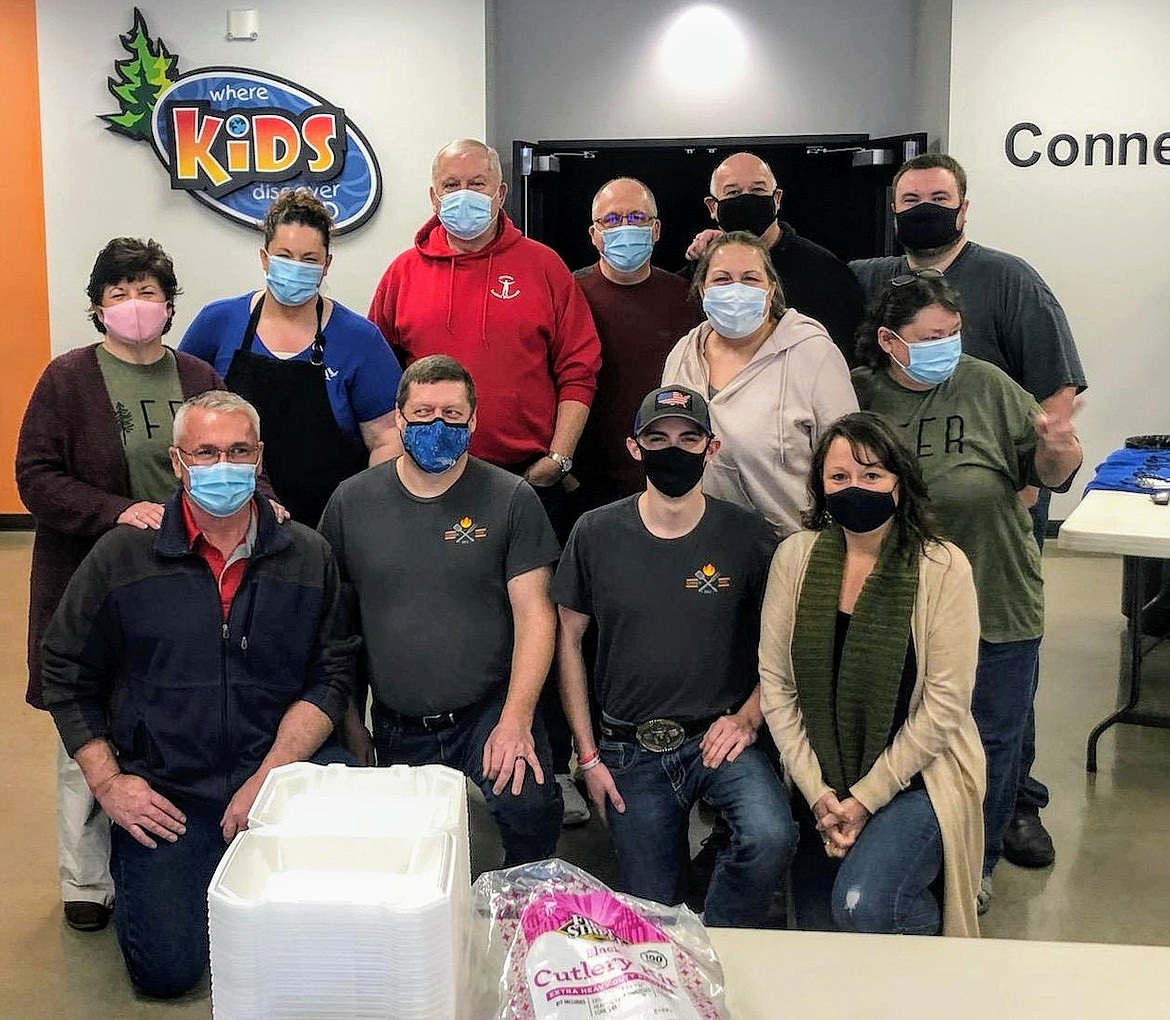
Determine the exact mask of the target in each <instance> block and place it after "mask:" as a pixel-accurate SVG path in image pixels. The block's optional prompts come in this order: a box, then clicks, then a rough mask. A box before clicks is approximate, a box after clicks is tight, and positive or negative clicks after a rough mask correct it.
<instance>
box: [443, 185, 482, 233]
mask: <svg viewBox="0 0 1170 1020" xmlns="http://www.w3.org/2000/svg"><path fill="white" fill-rule="evenodd" d="M492 218H493V217H492V197H491V195H484V194H482V193H480V192H478V191H467V190H464V191H452V192H451V193H450V194H449V195H444V196H443V197H442V198H441V199H440V200H439V222H440V223H442V224H443V226H444V227H445V228H446V230H447V233H448V234H450V235H451V236H452V237H457V238H459V240H461V241H470V240H471V239H472V238H473V237H479V235H480V234H482V233H483V232H484V231H485V230H487V228H488V227H490V226H491V224H492Z"/></svg>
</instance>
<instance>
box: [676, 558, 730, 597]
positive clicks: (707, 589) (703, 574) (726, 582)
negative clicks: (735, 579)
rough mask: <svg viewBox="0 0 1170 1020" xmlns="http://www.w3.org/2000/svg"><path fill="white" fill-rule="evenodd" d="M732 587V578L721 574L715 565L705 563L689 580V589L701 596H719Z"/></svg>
mask: <svg viewBox="0 0 1170 1020" xmlns="http://www.w3.org/2000/svg"><path fill="white" fill-rule="evenodd" d="M730 587H731V578H730V577H727V576H725V575H721V574H720V573H719V568H718V567H716V566H715V564H714V563H705V564H704V565H703V566H701V567H699V569H698V570H696V571H695V572H694V573H693V574H691V576H690V577H688V578H687V588H689V589H690V590H691V591H697V592H698V593H699V594H700V595H717V594H718V593H719V592H720V591H721V590H722V589H724V588H730Z"/></svg>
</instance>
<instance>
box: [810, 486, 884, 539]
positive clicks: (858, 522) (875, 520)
mask: <svg viewBox="0 0 1170 1020" xmlns="http://www.w3.org/2000/svg"><path fill="white" fill-rule="evenodd" d="M895 508H896V504H895V503H894V494H893V492H874V491H873V490H872V489H862V488H859V487H858V486H856V485H851V486H849V488H848V489H841V490H839V491H838V492H826V493H825V509H826V510H828V511H829V513H830V514H831V515H832V517H833V520H835V521H836V522H837V523H838V524H840V525H841V527H843V528H844V529H845V530H846V531H852V532H853V533H854V534H855V535H864V534H866V533H867V532H870V531H875V530H876V529H878V528H880V527H881V526H882V525H883V524H885V523H886V521H888V520H889V519H890V518H891V517H893V516H894V510H895Z"/></svg>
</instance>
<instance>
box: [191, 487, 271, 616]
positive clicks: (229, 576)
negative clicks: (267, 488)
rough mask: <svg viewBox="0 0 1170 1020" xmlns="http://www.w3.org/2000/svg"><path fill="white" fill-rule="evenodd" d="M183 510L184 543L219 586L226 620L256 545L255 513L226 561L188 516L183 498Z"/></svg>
mask: <svg viewBox="0 0 1170 1020" xmlns="http://www.w3.org/2000/svg"><path fill="white" fill-rule="evenodd" d="M179 502H180V504H181V505H182V507H183V527H184V528H185V529H186V532H187V542H188V543H189V544H190V546H191V550H192V551H193V552H197V553H198V554H199V555H200V556H202V557H203V559H204V561H205V562H206V563H207V565H208V566H209V567H210V568H211V573H212V576H213V577H214V578H215V581H216V584H217V585H218V586H219V604H220V609H221V610H222V611H223V618H224V619H225V620H226V619H227V618H228V613H230V612H231V608H232V599H234V598H235V597H236V592H237V591H239V589H240V581H242V580H243V577H244V569H245V568H246V567H247V565H248V557H249V556H251V555H252V546H253V544H254V543H255V541H256V511H255V510H254V509H250V510H249V513H250V516H249V519H248V530H247V531H246V532H245V533H244V537H243V538H242V539H241V540H240V544H239V545H237V546H236V547H235V549H233V550H232V554H231V555H230V556H228V557H227V558H226V559H225V558H224V555H223V553H221V552H220V551H219V550H218V549H217V548H216V547H215V546H214V545H212V544H211V543H210V542H209V541H207V539H206V538H205V537H204V535H203V532H202V531H200V530H199V525H198V524H196V523H195V518H194V517H192V516H191V507H190V506H188V505H187V497H186V495H184V496H183V498H182V499H181V500H180V501H179Z"/></svg>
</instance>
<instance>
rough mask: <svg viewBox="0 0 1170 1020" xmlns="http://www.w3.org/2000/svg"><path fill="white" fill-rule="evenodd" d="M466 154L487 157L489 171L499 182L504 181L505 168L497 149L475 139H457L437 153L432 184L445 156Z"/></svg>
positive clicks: (432, 168) (432, 170)
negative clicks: (473, 153) (476, 153)
mask: <svg viewBox="0 0 1170 1020" xmlns="http://www.w3.org/2000/svg"><path fill="white" fill-rule="evenodd" d="M465 152H479V153H482V154H483V155H485V156H487V158H488V169H490V170H491V172H492V173H493V174H495V175H496V179H497V180H501V181H502V180H503V179H504V168H503V167H502V166H501V165H500V154H499V153H498V152H496V150H495V149H493V148H492V147H491V146H490V145H487V144H485V143H484V142H481V141H478V140H477V139H475V138H456V139H455V141H453V142H448V143H447V144H446V145H444V146H443V147H442V148H441V149H440V150H439V151H438V152H437V153H435V158H434V161H433V162H432V163H431V183H432V184H433V183H434V180H435V177H436V175H437V174H438V172H439V161H440V160H441V159H442V158H443V157H444V156H462V155H463V154H464V153H465Z"/></svg>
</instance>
